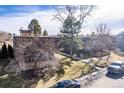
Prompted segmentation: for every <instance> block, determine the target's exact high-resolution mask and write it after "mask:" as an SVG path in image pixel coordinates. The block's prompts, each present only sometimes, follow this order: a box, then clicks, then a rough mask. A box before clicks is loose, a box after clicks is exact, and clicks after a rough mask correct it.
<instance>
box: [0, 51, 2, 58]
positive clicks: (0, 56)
mask: <svg viewBox="0 0 124 93" xmlns="http://www.w3.org/2000/svg"><path fill="white" fill-rule="evenodd" d="M0 59H2V52H1V51H0Z"/></svg>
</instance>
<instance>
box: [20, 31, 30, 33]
mask: <svg viewBox="0 0 124 93" xmlns="http://www.w3.org/2000/svg"><path fill="white" fill-rule="evenodd" d="M20 32H24V33H25V32H32V31H31V30H20Z"/></svg>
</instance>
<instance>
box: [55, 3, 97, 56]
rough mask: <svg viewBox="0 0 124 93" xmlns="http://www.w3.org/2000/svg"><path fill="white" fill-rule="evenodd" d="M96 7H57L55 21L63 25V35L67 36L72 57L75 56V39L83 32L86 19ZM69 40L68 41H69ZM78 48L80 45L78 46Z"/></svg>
mask: <svg viewBox="0 0 124 93" xmlns="http://www.w3.org/2000/svg"><path fill="white" fill-rule="evenodd" d="M94 8H95V6H93V5H78V6H76V5H65V6H55V10H56V12H57V13H56V15H55V16H54V18H55V19H57V20H58V21H60V22H61V23H62V24H63V27H62V29H61V33H63V36H65V37H64V38H66V39H65V43H67V42H68V41H69V43H67V46H68V48H69V49H70V55H71V57H72V56H73V52H74V51H73V50H74V46H75V44H74V42H75V37H77V36H78V34H79V33H80V32H81V31H80V29H81V28H82V25H83V24H84V22H85V19H86V18H87V17H88V16H90V15H91V13H92V11H93V10H94ZM67 40H68V41H67ZM77 46H78V45H77ZM77 46H76V47H77Z"/></svg>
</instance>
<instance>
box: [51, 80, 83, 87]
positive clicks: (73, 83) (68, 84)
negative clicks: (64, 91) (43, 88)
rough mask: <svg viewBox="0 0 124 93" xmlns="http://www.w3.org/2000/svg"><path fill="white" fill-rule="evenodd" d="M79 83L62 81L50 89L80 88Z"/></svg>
mask: <svg viewBox="0 0 124 93" xmlns="http://www.w3.org/2000/svg"><path fill="white" fill-rule="evenodd" d="M80 87H81V86H80V84H79V82H77V81H76V80H63V81H60V82H58V83H57V84H55V85H53V86H52V87H51V88H80Z"/></svg>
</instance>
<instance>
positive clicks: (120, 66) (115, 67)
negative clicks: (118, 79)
mask: <svg viewBox="0 0 124 93" xmlns="http://www.w3.org/2000/svg"><path fill="white" fill-rule="evenodd" d="M107 70H108V72H110V73H116V74H122V73H124V62H123V61H114V62H112V63H111V64H110V65H109V66H108V67H107Z"/></svg>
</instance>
